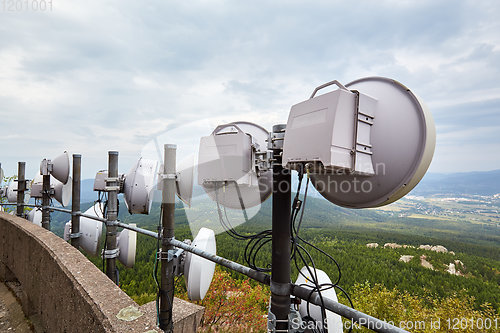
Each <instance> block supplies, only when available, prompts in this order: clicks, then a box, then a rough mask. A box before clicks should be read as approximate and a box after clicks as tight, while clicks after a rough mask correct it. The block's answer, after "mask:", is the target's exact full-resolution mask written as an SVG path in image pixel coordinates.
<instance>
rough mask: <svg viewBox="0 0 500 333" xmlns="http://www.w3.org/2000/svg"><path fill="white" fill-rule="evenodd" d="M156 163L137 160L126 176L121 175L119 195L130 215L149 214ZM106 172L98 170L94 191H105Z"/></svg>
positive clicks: (155, 177)
mask: <svg viewBox="0 0 500 333" xmlns="http://www.w3.org/2000/svg"><path fill="white" fill-rule="evenodd" d="M157 176H158V161H155V160H149V159H145V158H142V157H141V158H139V160H138V161H137V163H136V164H135V165H134V166H133V167H132V169H131V170H130V171H129V173H128V174H126V175H125V174H121V175H120V176H119V177H118V178H119V179H120V191H119V192H120V193H123V195H124V197H125V205H126V206H127V209H128V211H129V213H130V214H149V212H150V210H151V205H152V204H153V198H154V192H153V190H154V187H155V186H156V184H157ZM106 178H108V171H107V170H100V171H98V172H97V173H96V176H95V179H94V191H106Z"/></svg>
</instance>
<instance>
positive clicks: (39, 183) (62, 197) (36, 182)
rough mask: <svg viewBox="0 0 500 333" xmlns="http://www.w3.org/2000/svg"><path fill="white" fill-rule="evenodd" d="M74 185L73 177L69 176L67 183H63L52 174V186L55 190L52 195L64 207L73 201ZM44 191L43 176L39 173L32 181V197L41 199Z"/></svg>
mask: <svg viewBox="0 0 500 333" xmlns="http://www.w3.org/2000/svg"><path fill="white" fill-rule="evenodd" d="M72 186H73V184H72V182H71V177H68V180H67V182H66V184H63V183H62V182H60V181H59V180H57V179H56V178H55V177H53V176H52V175H51V176H50V188H51V189H52V190H53V194H52V195H51V197H53V198H54V199H56V200H57V202H59V203H60V204H61V205H62V206H63V207H66V206H68V205H69V204H70V203H71V195H72ZM42 193H43V176H42V175H41V174H40V173H38V174H37V175H35V178H33V181H32V183H31V192H30V196H31V197H32V198H36V199H40V198H42V196H43V195H42Z"/></svg>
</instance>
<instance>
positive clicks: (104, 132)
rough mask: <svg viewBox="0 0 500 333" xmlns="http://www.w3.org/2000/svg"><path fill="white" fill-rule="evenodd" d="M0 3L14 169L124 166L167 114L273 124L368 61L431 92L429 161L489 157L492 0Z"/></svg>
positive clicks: (499, 10) (2, 90)
mask: <svg viewBox="0 0 500 333" xmlns="http://www.w3.org/2000/svg"><path fill="white" fill-rule="evenodd" d="M0 16H1V17H2V25H1V26H0V39H1V40H2V44H1V45H0V130H1V133H2V134H1V138H2V139H3V140H2V143H3V145H4V147H8V148H4V149H3V150H4V151H3V152H2V154H1V156H0V161H1V162H2V164H3V165H4V166H7V165H8V166H9V168H10V169H15V162H16V161H18V160H26V161H27V162H28V168H31V169H33V170H34V169H36V167H37V165H38V163H39V160H40V159H41V158H42V157H49V156H53V155H56V154H57V153H59V152H60V151H62V150H64V149H71V150H72V151H74V152H80V153H82V154H83V156H84V159H85V158H86V159H87V160H88V161H89V164H86V166H85V168H84V169H85V170H84V173H85V176H87V177H90V176H91V175H92V174H93V173H94V171H95V170H96V169H97V168H99V167H97V163H99V164H102V161H105V159H106V150H107V149H116V150H119V151H120V152H121V156H122V157H123V161H122V160H121V162H120V163H121V165H126V166H127V168H128V164H131V163H132V161H133V160H134V159H135V158H136V157H137V156H138V154H140V151H141V147H142V146H143V145H144V144H146V143H147V142H148V141H149V140H150V138H151V137H154V136H157V135H159V134H161V133H162V132H163V131H165V130H168V129H169V128H172V127H173V126H177V125H179V124H185V123H188V122H191V121H195V120H197V119H200V118H201V119H207V120H210V119H216V118H217V119H219V118H220V119H225V120H227V121H231V120H240V119H237V118H238V117H240V118H242V119H241V120H251V121H255V122H260V123H261V124H262V125H263V126H266V127H270V126H271V125H272V124H274V123H277V122H285V121H286V119H287V113H288V110H289V108H290V106H291V105H293V104H295V103H297V102H300V101H302V100H304V99H306V98H307V97H308V95H309V94H310V92H311V91H312V90H313V89H314V87H315V86H317V85H319V84H321V83H323V82H325V81H329V80H332V79H339V80H341V81H342V82H346V83H347V82H349V81H352V80H354V79H357V78H359V77H362V76H368V75H380V76H388V77H392V78H395V79H398V80H400V81H401V82H403V83H404V84H406V85H407V86H408V87H410V88H411V89H412V90H413V91H414V92H416V93H417V94H418V95H420V96H421V97H422V98H423V99H424V100H425V101H426V102H427V104H428V105H429V107H430V109H431V111H432V112H433V114H434V117H435V119H436V124H437V128H438V149H437V150H436V158H435V161H434V163H433V165H432V167H431V170H432V171H437V172H446V171H465V170H474V169H481V170H487V169H494V168H499V167H500V157H488V158H486V159H482V157H481V156H485V155H486V154H488V153H487V151H489V149H491V148H498V146H499V145H500V143H499V137H498V135H497V134H496V133H498V131H497V128H496V126H498V124H499V121H498V120H499V118H498V114H500V113H499V112H498V111H499V110H498V109H499V107H500V84H499V83H498V77H500V73H499V71H500V23H499V22H498V19H497V18H498V17H500V4H498V3H497V2H496V1H481V2H477V1H459V2H457V1H451V0H450V1H418V2H414V1H403V0H386V1H377V2H373V1H358V2H356V4H353V3H348V2H345V1H316V2H305V1H286V2H285V1H276V2H272V3H269V2H265V1H253V2H231V1H190V2H172V1H168V2H167V1H149V2H147V3H144V2H139V1H120V2H115V3H102V2H101V1H86V2H85V3H81V2H77V1H64V2H54V8H53V11H52V12H48V13H33V12H27V11H25V12H15V13H0ZM247 117H248V118H247ZM19 120H22V121H23V123H24V125H25V127H26V128H27V129H28V130H26V131H25V132H23V133H22V135H21V137H20V134H19V130H18V127H17V126H18V123H19ZM204 134H205V133H196V132H193V133H186V135H193V136H200V135H204ZM456 146H461V149H460V151H455V150H454V149H455V148H454V147H456ZM454 154H457V155H454ZM467 154H469V155H470V156H473V155H474V156H476V157H477V158H478V159H480V160H481V163H477V162H476V161H474V160H471V159H470V158H464V157H463V156H466V155H467ZM490 155H491V154H490ZM497 155H498V154H497ZM98 161H99V162H98ZM459 161H460V163H459ZM104 164H105V163H104Z"/></svg>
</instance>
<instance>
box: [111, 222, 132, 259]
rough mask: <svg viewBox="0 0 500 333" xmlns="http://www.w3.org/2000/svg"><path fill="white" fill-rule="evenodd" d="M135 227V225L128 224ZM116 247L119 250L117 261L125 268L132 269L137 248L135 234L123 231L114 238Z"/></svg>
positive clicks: (126, 230)
mask: <svg viewBox="0 0 500 333" xmlns="http://www.w3.org/2000/svg"><path fill="white" fill-rule="evenodd" d="M130 225H131V226H134V227H135V226H136V224H130ZM116 245H117V247H118V249H119V255H118V260H119V261H120V262H121V263H122V264H123V265H125V266H127V267H134V264H135V253H136V248H137V232H135V231H131V230H128V229H123V231H122V232H120V233H118V235H117V236H116Z"/></svg>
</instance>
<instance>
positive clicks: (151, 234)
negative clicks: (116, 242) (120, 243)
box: [112, 221, 158, 239]
mask: <svg viewBox="0 0 500 333" xmlns="http://www.w3.org/2000/svg"><path fill="white" fill-rule="evenodd" d="M112 224H113V225H116V226H117V227H120V228H123V229H128V230H132V231H135V232H138V233H140V234H143V235H146V236H149V237H153V238H156V239H158V233H157V232H154V231H150V230H146V229H142V228H138V227H134V226H133V225H130V224H125V223H121V222H118V221H115V222H112Z"/></svg>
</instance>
